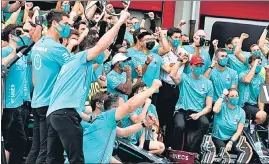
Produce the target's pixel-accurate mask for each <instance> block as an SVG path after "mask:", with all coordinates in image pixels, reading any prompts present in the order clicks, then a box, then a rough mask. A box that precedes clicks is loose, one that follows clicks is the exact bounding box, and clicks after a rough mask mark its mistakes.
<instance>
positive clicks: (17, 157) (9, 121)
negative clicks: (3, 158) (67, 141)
mask: <svg viewBox="0 0 269 164" xmlns="http://www.w3.org/2000/svg"><path fill="white" fill-rule="evenodd" d="M2 34H3V35H4V36H3V37H6V38H7V41H8V45H7V46H5V47H3V48H2V64H3V65H5V64H4V63H8V61H9V59H10V58H12V56H14V55H15V54H16V49H17V48H19V47H21V46H23V45H24V41H26V39H27V37H26V36H25V34H24V32H23V29H22V26H20V25H17V24H10V25H8V26H6V27H5V28H4V29H3V31H2ZM25 69H26V63H25V60H24V57H21V58H19V59H18V60H17V61H16V62H15V63H14V64H13V65H12V66H11V67H10V68H9V72H8V74H7V76H6V77H4V78H3V81H2V82H3V87H4V88H3V94H2V96H3V97H2V102H3V103H2V107H3V116H2V133H3V137H4V141H5V142H4V144H5V149H6V150H7V151H8V152H9V153H10V158H9V163H22V161H23V157H24V152H25V148H26V136H25V132H24V126H23V125H24V124H23V119H22V110H23V107H22V105H23V98H24V95H23V88H24V81H23V79H24V76H25ZM11 129H13V130H11ZM10 143H12V145H13V146H12V147H11V145H10Z"/></svg>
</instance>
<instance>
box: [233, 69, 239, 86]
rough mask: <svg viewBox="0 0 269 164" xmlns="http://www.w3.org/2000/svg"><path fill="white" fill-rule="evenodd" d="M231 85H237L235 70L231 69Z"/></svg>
mask: <svg viewBox="0 0 269 164" xmlns="http://www.w3.org/2000/svg"><path fill="white" fill-rule="evenodd" d="M232 85H238V74H237V72H236V71H233V74H232Z"/></svg>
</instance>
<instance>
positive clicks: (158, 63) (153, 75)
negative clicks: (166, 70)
mask: <svg viewBox="0 0 269 164" xmlns="http://www.w3.org/2000/svg"><path fill="white" fill-rule="evenodd" d="M148 55H152V56H153V60H152V61H151V63H150V64H149V65H148V67H147V70H146V72H145V73H144V75H143V78H142V81H143V82H144V83H145V84H146V85H147V87H151V85H152V83H153V80H154V79H160V72H161V69H162V66H163V65H164V61H163V59H162V57H160V56H159V55H158V54H155V53H149V54H143V53H140V54H137V55H136V56H135V58H137V59H138V60H139V61H140V62H141V64H140V65H143V64H144V63H145V62H146V60H147V57H148Z"/></svg>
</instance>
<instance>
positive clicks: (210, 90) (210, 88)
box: [207, 81, 214, 97]
mask: <svg viewBox="0 0 269 164" xmlns="http://www.w3.org/2000/svg"><path fill="white" fill-rule="evenodd" d="M213 92H214V90H213V84H212V82H211V81H208V93H207V96H209V97H213Z"/></svg>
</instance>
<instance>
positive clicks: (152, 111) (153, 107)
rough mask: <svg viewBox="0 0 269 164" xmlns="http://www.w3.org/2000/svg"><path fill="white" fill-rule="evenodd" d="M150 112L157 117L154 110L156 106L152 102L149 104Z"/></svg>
mask: <svg viewBox="0 0 269 164" xmlns="http://www.w3.org/2000/svg"><path fill="white" fill-rule="evenodd" d="M150 113H152V114H153V115H154V116H155V117H156V118H157V119H158V113H157V111H156V107H155V106H154V105H153V104H151V105H150Z"/></svg>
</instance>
